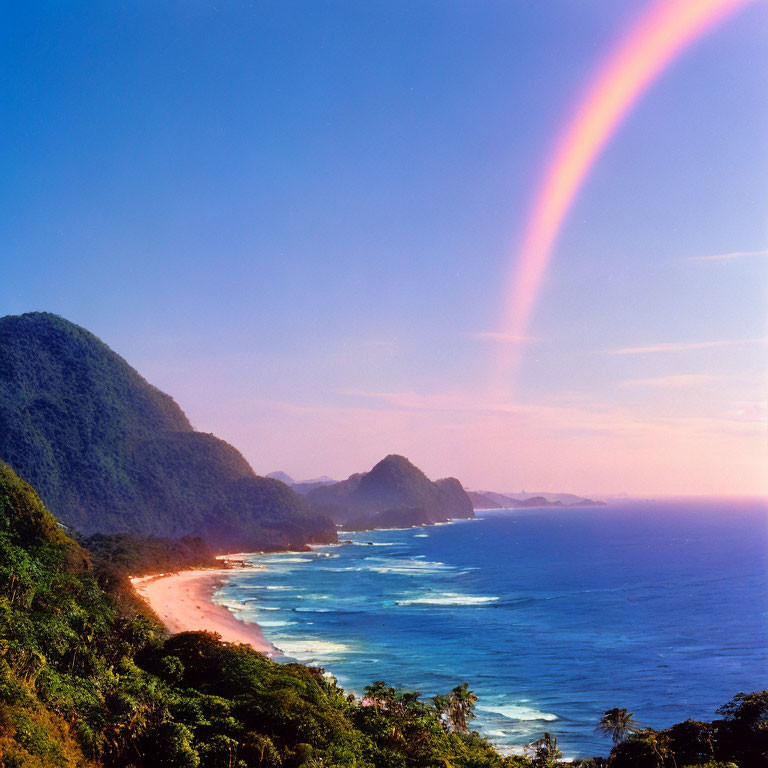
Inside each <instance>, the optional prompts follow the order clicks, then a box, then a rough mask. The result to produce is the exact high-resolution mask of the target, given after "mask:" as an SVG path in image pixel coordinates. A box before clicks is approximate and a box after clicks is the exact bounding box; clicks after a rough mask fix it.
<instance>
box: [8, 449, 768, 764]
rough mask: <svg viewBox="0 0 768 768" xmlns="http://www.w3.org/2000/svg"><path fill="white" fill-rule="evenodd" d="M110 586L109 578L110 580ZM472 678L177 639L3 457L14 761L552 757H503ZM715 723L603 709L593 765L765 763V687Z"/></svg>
mask: <svg viewBox="0 0 768 768" xmlns="http://www.w3.org/2000/svg"><path fill="white" fill-rule="evenodd" d="M101 585H107V587H106V588H104V587H103V586H101ZM474 704H475V696H474V695H473V694H472V692H471V691H470V690H469V688H468V686H467V685H466V684H462V685H458V686H456V687H455V688H454V689H453V690H452V691H451V692H450V693H449V694H447V695H442V696H435V697H434V698H433V699H432V700H431V701H424V700H422V699H421V698H420V696H419V694H418V693H412V692H406V691H398V690H395V689H393V688H390V687H389V686H387V685H386V684H385V683H383V682H376V683H374V684H372V685H371V686H368V687H367V688H366V689H365V697H364V698H363V699H359V698H356V697H355V696H353V695H351V694H350V695H346V694H345V692H344V691H343V690H342V689H341V688H339V687H338V685H337V684H336V682H335V680H334V679H333V678H329V677H326V676H325V675H324V674H323V670H321V669H319V668H312V667H305V666H302V665H300V664H278V663H276V662H274V661H271V660H270V659H268V658H267V657H266V656H263V655H261V654H260V653H257V652H256V651H254V650H253V649H252V648H250V647H248V646H244V645H232V644H228V643H222V642H220V641H219V640H218V638H217V636H216V635H212V634H210V633H207V632H185V633H181V634H178V635H174V636H172V637H168V636H167V635H165V633H164V632H163V630H162V628H161V626H160V624H159V622H157V620H156V619H155V617H153V616H152V615H151V614H149V613H148V612H147V610H146V609H145V608H143V606H142V604H141V603H140V602H139V601H138V600H137V598H136V596H135V594H134V593H133V591H132V589H131V588H130V586H129V584H128V583H127V581H125V580H124V579H121V578H120V577H119V574H118V577H117V578H114V577H112V576H110V574H105V573H103V572H100V571H99V570H98V568H96V569H95V568H94V566H93V565H92V563H91V561H90V559H89V556H88V554H87V553H86V552H85V551H84V550H83V549H81V548H80V546H79V545H78V544H76V543H75V542H74V541H73V540H72V539H70V538H69V537H68V536H66V535H65V534H64V533H63V532H62V531H61V530H60V529H59V527H58V526H57V525H56V522H55V521H54V519H53V518H52V517H51V515H50V514H49V513H48V512H47V511H46V509H45V508H44V506H43V504H42V503H41V502H40V499H39V498H38V497H37V495H36V494H35V492H34V491H33V490H32V488H30V487H29V485H27V484H26V483H24V482H23V481H22V480H20V479H19V478H18V477H17V476H16V475H14V473H13V472H12V471H11V470H10V468H8V467H7V466H6V465H4V464H2V463H0V766H3V768H393V767H395V766H397V767H398V768H445V767H446V766H451V767H452V768H555V767H556V766H564V765H566V763H560V762H559V761H558V757H559V756H560V751H559V750H558V748H557V740H556V739H555V738H554V737H552V736H551V735H550V734H548V733H547V734H544V735H543V737H542V739H541V740H540V741H538V742H536V743H535V744H533V745H531V751H530V752H531V755H530V757H522V756H509V757H504V758H502V757H500V756H499V754H498V753H497V752H495V751H494V750H493V748H492V747H491V745H490V744H488V742H486V741H485V740H484V739H482V738H481V737H480V736H478V734H476V733H471V732H469V730H468V722H469V721H470V720H471V718H472V716H473V709H474ZM718 712H719V714H720V715H721V719H719V720H716V721H714V722H712V723H707V722H696V721H692V720H687V721H686V722H684V723H680V724H678V725H675V726H672V727H671V728H669V729H666V730H664V731H654V730H652V729H650V728H639V727H638V726H637V724H636V723H635V722H634V721H633V720H632V715H631V713H628V712H627V711H626V710H621V709H613V710H609V711H608V712H606V713H605V716H604V717H603V719H602V720H601V721H600V727H601V729H603V730H605V731H606V732H608V733H610V734H611V735H612V736H613V738H614V741H615V743H616V746H615V747H614V749H613V751H612V752H611V755H610V757H609V758H608V759H607V760H604V759H602V758H596V759H595V760H585V761H577V762H576V763H571V765H577V764H581V765H582V766H590V767H591V768H638V767H640V768H683V766H701V767H702V768H705V766H708V768H715V766H717V768H725V766H727V765H738V766H739V768H760V767H762V766H764V765H765V764H766V762H765V761H766V757H768V731H767V730H766V728H765V722H766V719H767V718H768V691H764V692H762V693H752V694H740V695H738V696H736V697H735V698H734V699H733V701H731V702H730V703H729V704H727V705H725V706H724V707H722V708H721V709H720V710H718Z"/></svg>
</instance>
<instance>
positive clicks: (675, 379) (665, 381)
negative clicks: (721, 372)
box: [619, 373, 716, 389]
mask: <svg viewBox="0 0 768 768" xmlns="http://www.w3.org/2000/svg"><path fill="white" fill-rule="evenodd" d="M715 378H716V377H715V376H708V375H706V374H698V373H681V374H677V375H672V376H659V377H657V378H652V379H629V380H627V381H622V382H621V384H620V385H619V386H621V387H656V388H659V389H668V388H671V389H685V388H687V387H697V386H699V385H700V384H706V383H707V382H710V381H713V380H714V379H715Z"/></svg>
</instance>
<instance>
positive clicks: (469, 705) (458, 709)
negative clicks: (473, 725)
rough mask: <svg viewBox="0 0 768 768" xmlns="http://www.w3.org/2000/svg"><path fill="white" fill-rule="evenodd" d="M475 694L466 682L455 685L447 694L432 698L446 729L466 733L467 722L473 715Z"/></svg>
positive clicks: (467, 728)
mask: <svg viewBox="0 0 768 768" xmlns="http://www.w3.org/2000/svg"><path fill="white" fill-rule="evenodd" d="M476 701H477V696H475V694H474V693H472V691H470V690H469V684H468V683H462V684H461V685H457V686H456V687H455V688H454V689H453V690H452V691H451V692H450V693H449V694H447V695H442V696H435V697H434V698H433V699H432V702H433V704H434V705H435V709H436V710H437V714H438V716H439V717H440V720H441V721H442V722H443V723H444V724H446V730H452V731H454V732H455V733H466V732H467V731H468V730H469V727H468V725H467V722H468V721H469V720H471V719H472V718H473V717H474V716H475V712H474V709H475V702H476Z"/></svg>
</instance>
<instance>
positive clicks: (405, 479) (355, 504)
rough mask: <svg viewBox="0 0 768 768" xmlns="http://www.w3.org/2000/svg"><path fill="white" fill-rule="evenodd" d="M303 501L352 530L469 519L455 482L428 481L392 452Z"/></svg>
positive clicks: (466, 502)
mask: <svg viewBox="0 0 768 768" xmlns="http://www.w3.org/2000/svg"><path fill="white" fill-rule="evenodd" d="M307 500H308V501H309V503H310V504H311V505H312V508H313V509H315V510H317V512H318V513H320V514H325V515H330V516H331V517H332V518H333V519H334V520H335V521H336V522H338V523H341V524H342V525H344V526H345V527H347V528H356V529H365V528H388V527H404V526H408V525H426V524H429V523H438V522H444V521H446V520H450V519H451V518H457V517H464V518H466V517H474V512H473V510H472V502H471V501H470V499H469V497H468V496H467V494H466V493H465V492H464V489H463V488H462V487H461V483H460V482H459V481H458V480H456V479H455V478H445V479H443V480H438V481H437V482H432V481H431V480H430V479H429V478H428V477H427V476H426V475H425V474H424V473H423V472H422V471H421V470H420V469H419V468H418V467H416V466H414V465H413V464H411V462H410V461H408V459H406V458H405V457H404V456H398V455H395V454H391V455H389V456H387V457H386V458H384V459H382V460H381V461H380V462H379V463H378V464H376V466H374V467H373V469H371V470H370V472H364V473H361V474H354V475H351V476H350V477H349V478H347V479H346V480H342V481H341V482H340V483H334V484H333V485H326V486H323V487H319V488H315V489H314V490H312V491H310V492H309V493H308V494H307Z"/></svg>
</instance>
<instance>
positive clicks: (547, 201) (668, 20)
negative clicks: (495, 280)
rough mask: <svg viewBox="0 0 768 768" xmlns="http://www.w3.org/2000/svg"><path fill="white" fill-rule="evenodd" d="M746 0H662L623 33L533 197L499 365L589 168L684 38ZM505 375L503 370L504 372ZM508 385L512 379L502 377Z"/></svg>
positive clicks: (516, 354) (509, 353)
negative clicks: (626, 32)
mask: <svg viewBox="0 0 768 768" xmlns="http://www.w3.org/2000/svg"><path fill="white" fill-rule="evenodd" d="M747 2H750V0H661V1H660V2H656V3H654V4H653V5H652V6H651V7H650V8H648V9H647V10H646V11H645V12H644V13H643V14H642V15H641V16H640V18H639V19H638V20H637V21H636V23H635V24H634V25H633V26H632V28H631V29H630V30H629V32H628V34H626V35H625V36H624V37H623V39H621V40H620V41H619V43H618V45H617V46H616V48H615V49H614V51H613V52H612V53H611V54H610V55H609V56H608V58H607V59H606V60H605V62H604V63H603V65H602V67H601V68H600V70H599V71H598V72H597V74H596V76H595V77H594V78H593V80H592V82H591V83H590V85H589V87H588V88H587V91H586V94H585V96H584V98H583V99H582V100H581V102H580V103H579V105H578V107H577V109H576V110H575V112H574V113H573V115H572V117H571V118H570V120H569V121H568V123H567V125H566V127H565V130H564V131H563V133H562V135H561V137H560V139H559V141H558V143H557V144H556V146H555V151H554V153H553V155H552V158H551V160H550V161H549V163H548V164H547V168H546V172H545V174H544V176H543V180H542V183H541V186H540V187H539V189H538V193H537V194H536V197H535V199H534V204H533V209H532V212H531V215H530V217H529V219H528V222H527V225H526V228H525V231H524V237H523V241H522V247H521V249H520V251H519V254H518V258H517V259H516V263H515V269H514V273H513V275H512V279H511V284H510V286H509V290H508V292H507V294H506V296H507V297H508V298H507V305H506V307H505V311H504V318H503V331H502V332H501V333H499V334H496V336H497V337H499V338H501V339H506V340H508V341H510V342H512V343H510V344H502V345H501V347H500V348H501V349H502V350H503V351H502V353H501V355H502V360H501V363H502V366H501V367H502V369H503V371H504V373H506V374H509V373H510V370H511V369H513V368H514V369H516V368H517V363H518V361H519V358H520V355H521V346H522V345H521V342H524V341H525V340H526V336H527V333H528V325H529V322H530V316H531V312H532V310H533V306H534V303H535V301H536V297H537V295H538V293H539V290H540V288H541V284H542V280H543V278H544V274H545V272H546V269H547V265H548V264H549V262H550V260H551V257H552V250H553V248H554V245H555V242H556V240H557V237H558V235H559V233H560V230H561V229H562V226H563V222H564V220H565V217H566V215H567V214H568V211H569V209H570V207H571V205H572V204H573V201H574V199H575V197H576V195H577V193H578V191H579V189H580V188H581V186H582V184H583V183H584V180H585V178H586V177H587V174H588V173H589V171H590V169H591V168H592V166H593V165H594V163H595V160H596V159H597V157H598V156H599V155H600V152H601V151H602V150H603V148H604V147H605V145H606V144H607V142H608V141H609V140H610V138H611V137H612V136H613V134H614V132H615V131H616V129H617V128H618V126H619V125H620V124H621V122H622V120H623V119H624V118H625V117H626V116H627V114H628V113H629V112H630V110H631V109H632V108H633V107H634V106H635V104H637V102H638V101H639V100H640V98H641V97H642V95H643V94H644V92H645V91H646V90H647V89H648V87H649V86H650V85H651V84H652V83H653V82H654V81H655V80H656V79H657V78H658V77H659V75H660V74H661V73H662V72H663V71H664V69H665V68H666V67H667V66H668V65H669V64H670V63H671V61H672V60H673V59H674V58H675V57H676V56H677V55H678V54H680V53H681V52H682V51H683V50H684V49H685V48H686V47H687V46H688V45H690V44H691V43H692V42H694V41H695V40H696V39H697V38H698V37H700V36H701V35H703V34H704V33H705V32H707V31H708V30H709V29H711V28H712V27H714V26H715V25H717V24H718V23H719V22H721V21H722V20H723V19H724V18H725V17H726V16H728V15H729V14H730V13H732V12H733V11H735V10H736V9H738V8H739V7H740V6H743V5H745V4H746V3H747ZM505 378H506V377H505ZM504 383H506V384H508V383H509V382H504Z"/></svg>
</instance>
